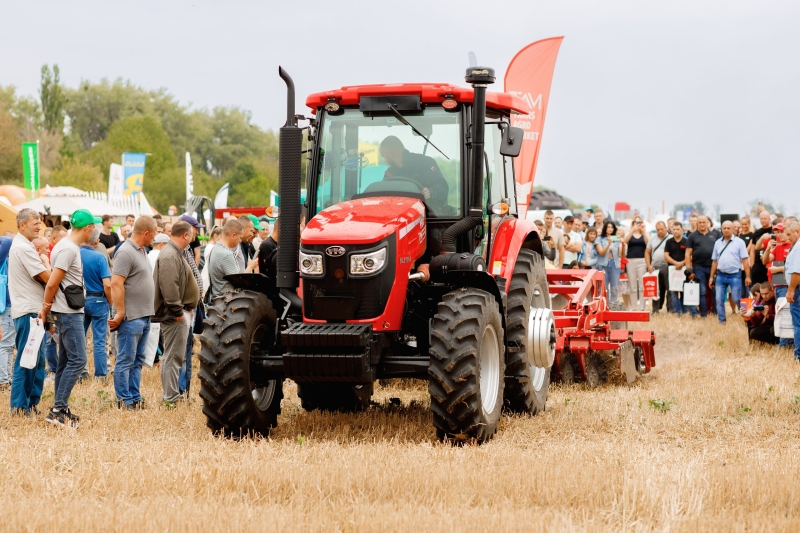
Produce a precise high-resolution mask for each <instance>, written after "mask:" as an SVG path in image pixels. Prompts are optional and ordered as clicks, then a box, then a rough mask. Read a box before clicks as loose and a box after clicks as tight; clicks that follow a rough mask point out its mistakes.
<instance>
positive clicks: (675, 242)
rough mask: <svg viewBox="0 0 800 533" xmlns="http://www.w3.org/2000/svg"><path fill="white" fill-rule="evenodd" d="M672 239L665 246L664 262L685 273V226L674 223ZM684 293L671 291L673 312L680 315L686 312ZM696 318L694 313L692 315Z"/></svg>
mask: <svg viewBox="0 0 800 533" xmlns="http://www.w3.org/2000/svg"><path fill="white" fill-rule="evenodd" d="M671 229H672V239H670V240H669V241H667V243H666V244H664V260H665V261H666V262H667V264H669V265H670V266H671V267H673V268H675V269H676V270H678V271H680V272H684V268H685V267H686V239H685V238H684V236H683V225H682V224H681V223H680V222H677V221H676V222H673V223H672V228H671ZM682 297H683V291H682V290H681V291H670V298H672V311H673V312H674V313H677V314H679V315H682V314H683V312H684V309H683V302H682V300H681V298H682ZM692 316H694V313H693V314H692Z"/></svg>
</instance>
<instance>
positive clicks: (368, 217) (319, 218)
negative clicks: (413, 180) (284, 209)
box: [301, 196, 425, 244]
mask: <svg viewBox="0 0 800 533" xmlns="http://www.w3.org/2000/svg"><path fill="white" fill-rule="evenodd" d="M424 215H425V206H424V205H423V204H422V202H421V201H420V200H417V199H415V198H403V197H398V196H381V197H376V198H359V199H358V200H350V201H347V202H342V203H340V204H336V205H334V206H331V207H329V208H327V209H324V210H322V211H320V212H319V213H317V215H316V216H315V217H314V218H312V219H311V220H310V221H309V223H308V224H307V225H306V229H304V230H303V234H302V236H301V240H302V242H303V243H304V244H329V243H331V244H343V243H351V244H369V243H372V242H376V241H379V240H381V239H383V238H386V237H388V236H389V235H391V234H392V233H394V232H395V231H397V230H398V229H400V228H403V227H405V226H407V225H408V224H411V223H414V224H416V223H417V221H418V220H419V219H420V218H422V217H424ZM409 229H410V228H409Z"/></svg>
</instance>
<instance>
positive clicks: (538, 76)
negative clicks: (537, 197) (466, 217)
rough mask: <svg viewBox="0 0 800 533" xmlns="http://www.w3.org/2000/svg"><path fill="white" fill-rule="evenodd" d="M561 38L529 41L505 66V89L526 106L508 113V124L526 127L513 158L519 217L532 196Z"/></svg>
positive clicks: (523, 214) (526, 208) (526, 207)
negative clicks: (516, 112)
mask: <svg viewBox="0 0 800 533" xmlns="http://www.w3.org/2000/svg"><path fill="white" fill-rule="evenodd" d="M563 40H564V38H563V37H551V38H550V39H544V40H542V41H536V42H535V43H533V44H529V45H528V46H526V47H525V48H523V49H522V50H520V51H519V52H518V53H517V55H515V56H514V59H512V60H511V63H509V65H508V69H507V70H506V77H505V80H504V81H505V92H508V93H513V94H516V95H517V96H519V97H520V98H522V99H523V100H525V102H526V103H527V104H528V109H529V111H528V114H527V115H512V116H511V125H512V126H516V127H518V128H522V129H523V130H524V131H525V137H524V138H523V141H522V151H521V152H520V154H519V157H517V158H516V161H514V165H515V166H514V173H515V175H516V179H517V203H518V204H519V205H518V207H519V216H520V218H525V213H527V211H528V203H529V202H530V199H531V190H532V189H533V176H534V174H535V173H536V163H537V161H538V159H539V146H540V145H541V142H542V130H543V129H544V116H545V113H546V112H547V102H548V100H549V99H550V86H551V84H552V81H553V71H554V70H555V68H556V57H557V56H558V49H559V47H560V46H561V41H563Z"/></svg>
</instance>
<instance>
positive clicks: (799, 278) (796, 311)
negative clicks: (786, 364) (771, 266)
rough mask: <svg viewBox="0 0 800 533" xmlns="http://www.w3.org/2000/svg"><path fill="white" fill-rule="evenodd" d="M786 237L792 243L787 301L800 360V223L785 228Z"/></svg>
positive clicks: (793, 223) (788, 259) (786, 271)
mask: <svg viewBox="0 0 800 533" xmlns="http://www.w3.org/2000/svg"><path fill="white" fill-rule="evenodd" d="M783 231H784V233H785V234H786V237H788V238H789V242H791V243H792V250H791V251H790V252H789V255H788V257H786V264H785V265H784V272H785V273H786V281H788V282H789V289H788V291H787V293H786V301H787V302H789V303H790V304H791V306H790V310H791V312H792V327H793V328H794V360H795V362H800V249H799V248H798V246H797V240H798V238H800V223H797V222H791V223H789V224H788V225H787V226H786V227H785V228H784V230H783Z"/></svg>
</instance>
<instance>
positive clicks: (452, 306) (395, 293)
mask: <svg viewBox="0 0 800 533" xmlns="http://www.w3.org/2000/svg"><path fill="white" fill-rule="evenodd" d="M280 75H281V77H282V78H283V79H284V81H285V82H286V84H287V88H288V106H287V121H286V124H285V125H284V127H282V128H281V130H280V184H279V187H280V193H281V204H282V205H281V211H280V218H279V222H278V223H279V224H280V238H279V243H278V251H277V261H276V268H275V273H274V275H273V276H269V275H265V274H249V275H248V274H240V275H234V276H229V281H231V282H232V283H233V285H234V286H235V287H236V289H235V290H234V291H232V292H230V293H227V294H225V295H224V296H221V297H218V298H217V299H216V300H215V301H214V302H213V305H212V306H211V307H210V309H209V312H208V320H207V321H206V328H205V332H204V333H203V337H202V345H203V347H202V353H201V356H200V360H201V365H202V367H201V371H200V379H201V382H202V389H201V396H202V398H203V402H204V405H203V412H204V413H205V415H206V417H207V419H208V426H209V427H210V428H211V429H212V430H213V431H215V432H218V433H222V434H225V435H228V436H240V435H247V434H261V435H267V434H268V433H269V430H270V428H271V427H274V426H275V425H276V423H277V416H278V414H279V412H280V408H281V406H280V405H281V399H282V398H283V390H282V388H283V382H284V380H285V379H286V378H290V379H292V380H294V381H295V382H297V387H298V395H299V397H300V399H301V402H302V406H303V407H304V408H305V409H306V410H314V409H320V410H330V411H333V410H339V411H357V410H360V409H362V408H365V407H367V406H368V405H369V403H370V398H371V396H372V392H373V385H374V383H375V381H376V380H378V379H388V378H421V379H426V380H428V382H429V387H428V389H429V392H430V398H431V411H432V414H433V423H434V425H435V427H436V432H437V435H438V436H439V438H441V439H453V440H462V439H470V440H475V441H477V442H483V441H486V440H488V439H490V438H492V436H493V435H494V434H495V433H496V431H497V424H498V421H499V420H500V415H501V412H502V410H503V409H506V410H508V411H510V412H516V413H529V414H536V413H538V412H540V411H543V410H544V409H545V402H546V401H547V393H548V387H549V385H550V369H551V366H552V365H553V360H554V356H555V345H556V330H555V321H554V317H553V313H552V311H551V306H550V295H549V292H548V281H547V277H546V275H545V269H544V261H543V248H542V241H541V239H540V236H539V234H538V232H537V230H536V227H535V226H534V225H533V224H532V223H531V222H529V221H527V220H524V219H520V218H518V216H517V202H516V198H515V186H514V185H515V181H514V164H513V158H514V157H516V156H517V155H519V151H520V147H521V143H522V138H523V132H522V130H520V129H518V128H514V127H511V125H510V123H509V120H510V117H511V115H512V114H514V113H527V109H528V108H527V105H526V104H525V102H524V101H523V100H522V99H520V98H518V97H516V96H513V95H511V94H505V93H494V92H492V93H487V91H486V87H487V85H489V84H491V83H493V82H494V80H495V77H494V71H493V70H492V69H489V68H481V67H476V68H470V69H468V70H467V75H466V81H467V82H468V83H469V84H470V85H471V88H464V87H458V86H454V85H450V84H433V83H430V84H399V85H369V86H358V87H343V88H341V89H338V90H334V91H329V92H324V93H317V94H312V95H311V96H309V97H308V99H307V104H308V107H310V108H311V112H312V113H313V114H314V117H313V118H311V119H305V118H304V117H298V116H296V115H295V113H294V101H295V97H294V84H293V82H292V80H291V78H290V77H289V76H288V74H287V73H286V72H285V71H284V70H283V69H280ZM298 120H309V126H308V139H309V141H310V143H309V147H308V150H306V151H305V152H304V151H303V150H302V138H303V135H304V133H303V131H302V129H301V128H299V127H298V126H297V122H298ZM303 153H306V154H308V155H307V159H308V161H307V173H306V187H307V191H308V193H307V200H306V202H305V204H304V205H303V206H301V205H300V187H301V157H302V154H303ZM301 209H302V210H303V211H305V213H306V216H307V220H308V223H307V225H306V226H305V229H304V230H303V231H302V235H301V234H300V217H301ZM299 285H302V287H301V289H302V290H301V292H300V294H301V295H302V299H301V298H300V297H299V296H298V291H297V288H298V286H299Z"/></svg>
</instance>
